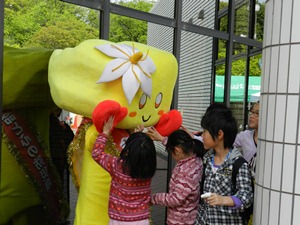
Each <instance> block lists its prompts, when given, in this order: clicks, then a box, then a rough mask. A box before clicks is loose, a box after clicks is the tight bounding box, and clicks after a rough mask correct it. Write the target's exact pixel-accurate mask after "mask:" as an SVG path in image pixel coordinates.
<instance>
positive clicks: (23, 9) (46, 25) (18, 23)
mask: <svg viewBox="0 0 300 225" xmlns="http://www.w3.org/2000/svg"><path fill="white" fill-rule="evenodd" d="M4 13H5V17H4V18H5V21H4V24H5V27H4V44H5V45H8V46H15V47H27V46H28V45H30V46H32V45H34V46H43V47H46V48H65V47H73V46H75V45H76V44H78V43H80V42H81V41H83V40H85V39H87V38H97V37H98V29H97V28H95V27H93V26H92V25H91V23H90V17H89V14H90V13H89V10H87V9H85V8H83V7H79V6H75V5H72V4H66V3H63V2H60V1H56V0H30V1H28V0H7V1H6V2H5V11H4ZM91 14H92V13H91ZM92 15H93V16H94V15H95V13H93V14H92ZM91 18H95V17H91ZM48 42H49V43H48Z"/></svg>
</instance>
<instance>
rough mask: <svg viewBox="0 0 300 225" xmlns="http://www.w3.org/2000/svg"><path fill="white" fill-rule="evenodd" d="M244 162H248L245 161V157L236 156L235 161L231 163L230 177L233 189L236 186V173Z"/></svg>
mask: <svg viewBox="0 0 300 225" xmlns="http://www.w3.org/2000/svg"><path fill="white" fill-rule="evenodd" d="M244 163H247V164H248V162H247V161H246V159H244V158H243V157H239V158H237V159H236V160H235V162H234V163H233V167H232V175H231V179H232V185H233V187H234V189H235V187H236V175H237V174H238V172H239V169H240V167H241V166H242V165H243V164H244Z"/></svg>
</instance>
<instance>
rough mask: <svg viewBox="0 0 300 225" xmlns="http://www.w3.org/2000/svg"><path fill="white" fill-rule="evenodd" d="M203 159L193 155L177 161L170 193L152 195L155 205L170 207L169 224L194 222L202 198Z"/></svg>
mask: <svg viewBox="0 0 300 225" xmlns="http://www.w3.org/2000/svg"><path fill="white" fill-rule="evenodd" d="M201 177H202V160H201V159H200V158H199V157H196V156H193V157H190V158H187V159H183V160H180V161H178V162H177V164H176V166H175V168H174V170H173V172H172V177H171V179H170V183H169V193H156V194H153V195H152V198H151V202H152V203H153V204H155V205H162V206H167V207H168V216H167V224H168V225H184V224H185V225H187V224H194V223H195V221H196V216H197V212H198V204H199V198H200V180H201Z"/></svg>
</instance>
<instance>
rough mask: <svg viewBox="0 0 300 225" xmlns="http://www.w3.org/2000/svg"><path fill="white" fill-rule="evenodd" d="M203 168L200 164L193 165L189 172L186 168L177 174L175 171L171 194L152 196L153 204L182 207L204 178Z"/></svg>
mask: <svg viewBox="0 0 300 225" xmlns="http://www.w3.org/2000/svg"><path fill="white" fill-rule="evenodd" d="M202 168H203V166H202V163H200V164H195V165H193V167H190V169H188V170H187V169H186V168H185V169H183V170H181V172H180V173H177V172H176V170H175V169H174V172H173V173H175V176H174V175H172V179H173V180H174V182H173V183H174V185H175V186H174V187H173V188H172V189H171V190H170V191H169V193H155V194H153V195H152V196H151V203H152V204H154V205H162V206H167V207H177V206H179V205H182V203H183V202H184V201H185V200H186V198H187V197H188V196H189V195H190V193H191V192H192V191H193V190H195V186H197V185H199V182H200V178H201V177H202V172H201V171H202ZM183 171H186V172H183Z"/></svg>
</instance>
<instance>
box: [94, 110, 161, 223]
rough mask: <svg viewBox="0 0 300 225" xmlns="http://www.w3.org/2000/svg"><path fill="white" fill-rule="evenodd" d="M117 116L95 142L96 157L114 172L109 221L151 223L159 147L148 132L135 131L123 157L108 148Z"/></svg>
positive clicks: (106, 125) (112, 173)
mask: <svg viewBox="0 0 300 225" xmlns="http://www.w3.org/2000/svg"><path fill="white" fill-rule="evenodd" d="M113 121H114V117H113V116H111V117H109V119H108V121H107V122H105V123H104V125H103V133H100V134H99V136H98V137H97V140H96V142H95V145H94V148H93V151H92V157H93V159H94V160H95V161H96V162H97V163H98V164H99V165H100V166H101V167H103V168H104V169H105V170H106V171H108V172H109V174H110V175H111V178H112V179H111V186H110V194H109V206H108V214H109V217H110V222H109V225H125V224H126V225H149V224H150V222H149V218H150V209H149V204H150V194H151V189H150V185H151V179H152V177H153V176H154V173H155V170H156V150H155V146H154V143H153V140H152V139H151V138H150V137H149V136H148V135H147V134H145V133H142V132H136V133H132V134H131V135H130V136H129V138H128V139H127V141H126V143H125V147H124V148H123V150H122V152H121V154H120V157H115V156H111V155H109V154H107V153H105V152H104V148H105V145H106V142H107V138H108V135H109V132H110V130H111V129H112V127H113Z"/></svg>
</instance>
